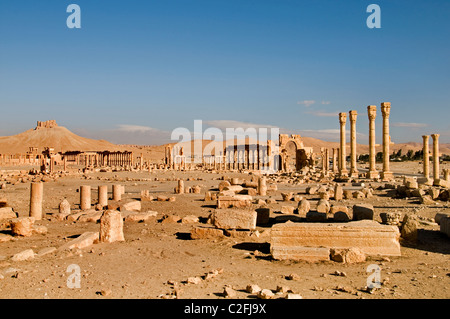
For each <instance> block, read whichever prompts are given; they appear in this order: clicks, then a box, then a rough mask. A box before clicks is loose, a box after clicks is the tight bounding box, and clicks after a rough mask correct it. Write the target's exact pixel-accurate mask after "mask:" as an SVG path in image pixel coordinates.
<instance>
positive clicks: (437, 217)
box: [434, 213, 450, 225]
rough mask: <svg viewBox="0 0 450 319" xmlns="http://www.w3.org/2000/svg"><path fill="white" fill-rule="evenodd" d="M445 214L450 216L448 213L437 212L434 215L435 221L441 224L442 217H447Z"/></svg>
mask: <svg viewBox="0 0 450 319" xmlns="http://www.w3.org/2000/svg"><path fill="white" fill-rule="evenodd" d="M447 216H450V213H437V214H436V215H435V216H434V221H435V222H436V223H437V224H438V225H440V224H441V220H442V218H445V217H447Z"/></svg>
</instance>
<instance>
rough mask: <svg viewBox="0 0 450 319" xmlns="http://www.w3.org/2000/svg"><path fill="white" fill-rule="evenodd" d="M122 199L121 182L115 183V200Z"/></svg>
mask: <svg viewBox="0 0 450 319" xmlns="http://www.w3.org/2000/svg"><path fill="white" fill-rule="evenodd" d="M121 199H122V187H121V185H119V184H114V185H113V200H115V201H120V200H121Z"/></svg>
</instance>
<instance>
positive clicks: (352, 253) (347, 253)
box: [330, 247, 366, 264]
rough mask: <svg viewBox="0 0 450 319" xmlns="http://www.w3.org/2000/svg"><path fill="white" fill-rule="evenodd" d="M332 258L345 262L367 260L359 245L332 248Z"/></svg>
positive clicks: (351, 262)
mask: <svg viewBox="0 0 450 319" xmlns="http://www.w3.org/2000/svg"><path fill="white" fill-rule="evenodd" d="M330 257H331V260H333V261H336V262H341V263H345V264H353V263H361V262H364V261H366V254H365V253H364V252H363V251H361V249H359V248H357V247H351V248H343V249H342V248H332V249H331V250H330Z"/></svg>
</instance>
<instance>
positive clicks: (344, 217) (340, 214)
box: [329, 205, 350, 222]
mask: <svg viewBox="0 0 450 319" xmlns="http://www.w3.org/2000/svg"><path fill="white" fill-rule="evenodd" d="M329 215H330V216H329V217H330V218H333V219H334V221H335V222H348V221H350V215H349V212H348V207H347V206H345V205H333V206H331V207H330V212H329Z"/></svg>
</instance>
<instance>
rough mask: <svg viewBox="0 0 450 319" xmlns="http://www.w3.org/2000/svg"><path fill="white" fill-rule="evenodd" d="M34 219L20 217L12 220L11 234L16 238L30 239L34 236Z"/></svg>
mask: <svg viewBox="0 0 450 319" xmlns="http://www.w3.org/2000/svg"><path fill="white" fill-rule="evenodd" d="M33 224H34V217H19V218H14V219H11V221H10V226H11V234H12V235H14V236H23V237H29V236H31V235H33Z"/></svg>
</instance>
